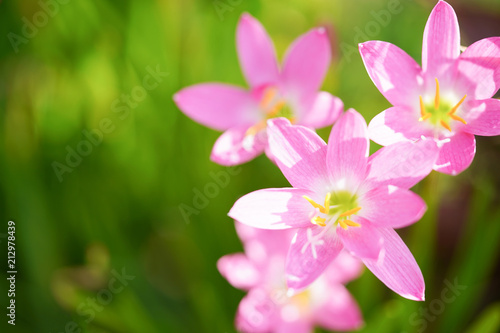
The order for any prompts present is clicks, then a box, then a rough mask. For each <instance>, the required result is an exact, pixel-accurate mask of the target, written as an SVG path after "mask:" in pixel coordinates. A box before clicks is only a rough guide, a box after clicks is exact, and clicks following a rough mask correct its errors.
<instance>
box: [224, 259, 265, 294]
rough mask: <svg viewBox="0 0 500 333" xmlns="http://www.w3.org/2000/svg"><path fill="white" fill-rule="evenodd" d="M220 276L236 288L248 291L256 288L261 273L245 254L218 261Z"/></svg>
mask: <svg viewBox="0 0 500 333" xmlns="http://www.w3.org/2000/svg"><path fill="white" fill-rule="evenodd" d="M217 269H218V270H219V272H220V274H221V275H222V276H223V277H225V278H226V280H227V281H228V282H229V283H230V284H231V285H232V286H233V287H235V288H238V289H244V290H248V289H250V288H253V287H254V286H256V285H257V284H258V283H259V281H260V278H261V275H260V272H259V271H258V269H257V267H255V266H254V265H253V263H252V262H251V261H250V260H248V258H247V256H246V255H245V254H243V253H235V254H229V255H226V256H223V257H222V258H220V259H219V260H218V261H217Z"/></svg>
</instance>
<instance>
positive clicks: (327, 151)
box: [229, 109, 438, 300]
mask: <svg viewBox="0 0 500 333" xmlns="http://www.w3.org/2000/svg"><path fill="white" fill-rule="evenodd" d="M268 133H269V145H270V148H271V151H272V154H273V155H274V156H275V158H276V162H277V164H278V166H279V168H280V169H281V171H282V172H283V174H284V175H285V177H286V178H287V179H288V181H289V182H290V184H291V185H292V186H293V188H274V189H263V190H258V191H255V192H252V193H250V194H247V195H245V196H243V197H242V198H240V199H239V200H238V201H237V202H236V203H235V204H234V206H233V207H232V209H231V211H230V212H229V216H231V217H232V218H234V219H235V220H237V221H240V222H241V223H244V224H247V225H249V226H253V227H257V228H263V229H287V228H297V231H296V234H295V236H294V238H293V240H292V242H291V246H290V250H289V253H288V258H287V264H286V273H287V284H288V287H289V288H292V289H301V288H304V287H305V286H307V285H309V284H310V283H312V282H313V281H314V280H315V279H316V278H317V277H318V276H319V275H321V273H322V272H323V271H324V269H325V268H326V267H327V266H328V265H329V264H330V262H331V261H332V260H333V259H334V258H335V257H336V256H337V255H338V254H339V252H340V251H341V250H342V249H343V248H346V249H347V250H349V251H350V252H351V253H353V254H354V255H356V256H357V257H359V258H360V259H361V260H362V261H363V262H364V263H365V265H366V266H367V267H368V268H369V269H370V270H371V271H372V272H373V273H374V274H375V275H376V276H377V277H378V278H379V279H380V280H381V281H382V282H384V283H385V284H386V285H387V286H388V287H389V288H391V289H392V290H394V291H395V292H397V293H398V294H400V295H401V296H403V297H406V298H409V299H413V300H423V299H424V280H423V277H422V274H421V272H420V269H419V267H418V265H417V263H416V262H415V259H414V258H413V256H412V254H411V253H410V251H409V250H408V248H407V247H406V246H405V244H404V243H403V241H402V240H401V238H400V237H399V236H398V234H397V233H396V232H395V231H394V230H393V228H400V227H405V226H408V225H410V224H412V223H414V222H416V221H418V220H419V219H420V218H421V217H422V215H423V214H424V212H425V210H426V205H425V203H424V201H423V200H422V199H421V198H420V197H419V196H417V195H416V194H415V193H413V192H411V191H409V190H408V189H409V188H410V187H412V186H413V185H415V184H416V183H417V182H419V181H420V180H421V179H423V178H424V177H425V176H426V175H428V174H429V172H430V171H431V170H432V166H433V165H434V163H435V161H436V159H437V155H438V148H437V144H436V143H435V142H434V141H433V140H420V141H419V142H417V143H412V142H402V143H399V144H395V145H392V146H390V147H384V148H382V149H380V150H379V151H378V152H377V153H376V154H374V155H372V156H371V157H368V151H369V140H368V134H367V126H366V122H365V120H364V119H363V117H362V116H361V115H360V114H359V113H357V112H356V111H354V110H352V109H351V110H348V111H347V112H346V113H345V114H344V115H343V116H342V117H341V118H339V120H338V121H337V122H336V124H335V125H334V126H333V128H332V131H331V134H330V138H329V142H328V145H326V144H325V142H324V141H323V140H322V139H321V138H320V137H319V136H318V135H317V134H316V133H315V132H313V131H311V130H310V129H308V128H306V127H303V126H292V125H291V124H290V123H289V122H288V121H287V120H286V119H283V118H281V119H275V120H270V121H269V124H268Z"/></svg>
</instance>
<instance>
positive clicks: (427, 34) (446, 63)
mask: <svg viewBox="0 0 500 333" xmlns="http://www.w3.org/2000/svg"><path fill="white" fill-rule="evenodd" d="M459 55H460V29H459V27H458V20H457V15H456V14H455V11H454V10H453V8H452V7H451V6H450V5H449V4H448V3H446V2H445V1H439V2H438V3H437V5H436V6H435V7H434V9H433V10H432V13H431V15H430V16H429V19H428V21H427V24H426V26H425V30H424V41H423V45H422V69H423V71H424V73H425V76H426V78H427V79H428V80H429V81H434V79H435V78H439V80H440V82H442V83H443V81H444V82H446V83H447V82H448V80H449V79H450V78H451V77H450V71H448V69H449V68H450V66H451V65H452V64H453V62H454V61H455V60H456V59H457V58H458V56H459Z"/></svg>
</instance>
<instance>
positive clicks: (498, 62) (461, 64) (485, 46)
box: [456, 37, 500, 99]
mask: <svg viewBox="0 0 500 333" xmlns="http://www.w3.org/2000/svg"><path fill="white" fill-rule="evenodd" d="M456 66H457V70H458V75H457V81H458V82H457V84H456V86H457V89H458V90H460V91H461V92H462V93H463V94H467V96H469V98H473V99H486V98H491V97H493V95H495V93H496V92H497V91H498V89H499V88H500V37H492V38H485V39H482V40H480V41H477V42H475V43H474V44H472V45H471V46H469V47H468V48H466V49H465V51H464V52H463V53H462V54H461V55H460V57H459V58H458V61H457V62H456Z"/></svg>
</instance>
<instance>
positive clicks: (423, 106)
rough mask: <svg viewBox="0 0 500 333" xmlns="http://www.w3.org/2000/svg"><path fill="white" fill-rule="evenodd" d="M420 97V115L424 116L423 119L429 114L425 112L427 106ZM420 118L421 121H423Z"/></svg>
mask: <svg viewBox="0 0 500 333" xmlns="http://www.w3.org/2000/svg"><path fill="white" fill-rule="evenodd" d="M418 97H420V115H421V116H422V118H423V117H424V116H425V115H426V114H427V112H425V105H424V100H423V99H422V96H418ZM422 118H420V119H422Z"/></svg>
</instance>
